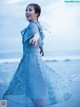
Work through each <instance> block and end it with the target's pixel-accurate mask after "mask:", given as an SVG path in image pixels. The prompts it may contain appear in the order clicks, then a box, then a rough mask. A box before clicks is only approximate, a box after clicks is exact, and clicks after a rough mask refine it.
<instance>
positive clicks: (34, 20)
mask: <svg viewBox="0 0 80 107" xmlns="http://www.w3.org/2000/svg"><path fill="white" fill-rule="evenodd" d="M29 22H35V23H37V22H38V19H37V20H31V21H29Z"/></svg>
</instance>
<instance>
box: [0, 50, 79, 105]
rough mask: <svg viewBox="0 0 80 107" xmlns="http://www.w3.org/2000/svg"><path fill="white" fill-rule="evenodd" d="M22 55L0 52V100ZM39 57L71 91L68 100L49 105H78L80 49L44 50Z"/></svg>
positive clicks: (20, 53) (19, 53)
mask: <svg viewBox="0 0 80 107" xmlns="http://www.w3.org/2000/svg"><path fill="white" fill-rule="evenodd" d="M22 55H23V53H22V52H4V53H2V52H0V100H2V96H3V93H4V92H5V91H6V89H7V88H8V86H9V84H10V81H11V80H12V77H13V76H14V74H15V72H16V69H17V67H18V65H19V62H20V60H21V58H22ZM41 58H42V60H43V61H44V63H45V64H46V65H47V66H49V67H50V68H51V69H53V70H54V71H55V72H56V73H58V74H59V75H61V76H62V77H63V78H64V79H65V80H66V81H67V82H68V83H69V85H70V87H71V91H72V93H73V94H72V97H71V99H70V100H68V101H66V102H63V103H60V104H56V105H54V106H50V107H60V106H61V107H80V101H79V99H80V94H79V91H80V51H62V52H58V51H57V52H54V51H45V55H44V56H43V57H41ZM74 105H75V106H74Z"/></svg>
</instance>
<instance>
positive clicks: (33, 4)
mask: <svg viewBox="0 0 80 107" xmlns="http://www.w3.org/2000/svg"><path fill="white" fill-rule="evenodd" d="M28 6H33V7H34V10H35V13H37V14H38V17H39V16H40V14H41V7H40V6H39V5H38V4H35V3H31V4H29V5H28ZM28 6H27V7H28Z"/></svg>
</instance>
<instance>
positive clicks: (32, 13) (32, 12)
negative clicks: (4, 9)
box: [25, 5, 38, 21]
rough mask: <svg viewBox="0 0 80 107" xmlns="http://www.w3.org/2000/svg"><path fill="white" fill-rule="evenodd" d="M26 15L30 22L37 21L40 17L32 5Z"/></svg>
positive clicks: (27, 9)
mask: <svg viewBox="0 0 80 107" xmlns="http://www.w3.org/2000/svg"><path fill="white" fill-rule="evenodd" d="M25 15H26V18H27V20H28V21H36V20H37V16H38V14H37V13H35V10H34V7H33V6H30V5H29V6H28V7H27V8H26V13H25Z"/></svg>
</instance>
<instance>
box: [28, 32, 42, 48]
mask: <svg viewBox="0 0 80 107" xmlns="http://www.w3.org/2000/svg"><path fill="white" fill-rule="evenodd" d="M39 37H40V36H39V33H36V34H35V35H34V37H32V38H31V39H30V41H29V43H31V44H33V45H34V47H36V46H37V45H38V42H37V41H38V39H39Z"/></svg>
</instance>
